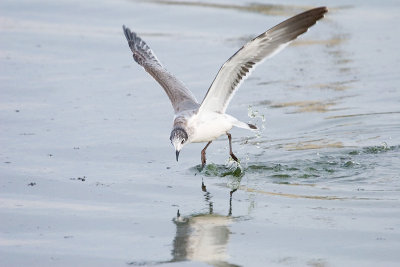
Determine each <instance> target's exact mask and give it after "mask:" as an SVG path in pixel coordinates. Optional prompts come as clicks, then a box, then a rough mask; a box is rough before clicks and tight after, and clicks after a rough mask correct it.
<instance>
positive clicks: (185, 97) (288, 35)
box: [123, 7, 327, 166]
mask: <svg viewBox="0 0 400 267" xmlns="http://www.w3.org/2000/svg"><path fill="white" fill-rule="evenodd" d="M326 12H327V9H326V7H319V8H314V9H311V10H308V11H306V12H303V13H301V14H299V15H296V16H294V17H292V18H290V19H288V20H285V21H284V22H282V23H280V24H278V25H276V26H275V27H273V28H271V29H269V30H268V31H266V32H264V33H262V34H260V35H259V36H258V37H256V38H254V39H253V40H251V41H250V42H248V43H247V44H246V45H244V46H243V47H242V48H241V49H239V50H238V51H237V52H236V53H235V54H234V55H233V56H232V57H231V58H229V59H228V61H226V62H225V63H224V64H223V65H222V67H221V69H220V70H219V72H218V74H217V76H216V77H215V79H214V81H213V83H212V84H211V86H210V88H209V89H208V91H207V94H206V96H205V97H204V99H203V101H202V102H201V103H199V102H197V100H196V98H195V97H194V95H193V94H192V92H191V91H190V90H189V89H187V88H186V86H185V85H184V84H183V83H182V82H181V81H179V80H178V79H177V78H176V77H175V76H174V75H172V74H171V73H169V72H168V71H167V70H166V69H165V68H164V67H163V66H162V65H161V63H160V62H159V61H158V59H157V58H156V56H155V55H154V53H153V52H152V51H151V49H150V47H149V46H148V45H147V44H146V43H145V42H144V41H143V40H142V39H141V38H140V37H139V36H137V35H136V33H134V32H131V31H130V29H129V28H126V27H125V26H123V29H124V33H125V37H126V39H127V40H128V44H129V47H130V48H131V50H132V52H133V58H134V60H135V61H136V62H137V63H138V64H139V65H141V66H142V67H143V68H144V69H145V70H146V71H147V72H148V73H149V74H150V75H151V76H153V78H154V79H156V80H157V82H158V83H159V84H160V85H161V86H162V87H163V88H164V90H165V92H166V93H167V95H168V97H169V99H170V100H171V103H172V106H173V108H174V111H175V117H174V124H173V128H172V131H171V136H170V140H171V143H172V145H173V146H174V148H175V151H176V160H178V157H179V152H180V151H181V149H182V147H183V146H184V145H186V144H189V143H199V142H207V145H206V146H205V147H204V149H203V150H202V151H201V162H202V165H203V166H204V165H205V163H206V149H207V147H208V146H209V145H210V144H211V142H212V141H213V140H215V139H217V138H218V137H220V136H221V135H223V134H226V135H227V136H228V140H229V153H230V155H231V157H232V158H233V159H234V160H235V161H238V159H237V158H236V156H235V155H234V154H233V152H232V143H231V135H230V133H229V132H228V131H230V130H231V129H232V127H233V126H236V127H239V128H244V129H249V130H251V129H257V128H256V126H254V125H252V124H248V123H244V122H241V121H239V120H238V119H236V118H234V117H232V116H230V115H228V114H225V111H226V108H227V107H228V105H229V102H230V101H231V99H232V97H233V95H234V93H235V92H236V91H237V89H238V88H239V86H240V84H241V82H242V81H243V80H244V79H245V78H246V77H247V76H249V74H250V72H251V70H252V69H253V68H254V67H255V65H257V64H258V63H260V62H262V61H263V60H265V59H267V58H270V57H272V56H273V55H275V54H276V53H278V52H279V51H281V50H282V49H283V48H285V47H286V46H287V45H288V44H289V43H290V42H291V41H293V40H294V39H296V38H297V37H298V36H299V35H301V34H303V33H305V32H306V31H307V30H308V28H310V27H311V26H313V25H314V24H315V23H316V22H317V21H318V20H319V19H321V18H323V16H324V14H325V13H326Z"/></svg>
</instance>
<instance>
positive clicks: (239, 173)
mask: <svg viewBox="0 0 400 267" xmlns="http://www.w3.org/2000/svg"><path fill="white" fill-rule="evenodd" d="M195 168H196V169H197V171H198V172H200V173H201V174H204V175H205V176H208V177H213V176H214V177H226V176H232V177H236V178H242V177H243V176H244V174H245V172H244V170H242V168H241V167H240V165H238V164H234V165H233V166H226V165H219V164H213V163H211V164H207V165H206V166H204V168H202V166H201V165H198V166H196V167H195Z"/></svg>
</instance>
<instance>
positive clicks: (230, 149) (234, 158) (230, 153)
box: [226, 132, 239, 163]
mask: <svg viewBox="0 0 400 267" xmlns="http://www.w3.org/2000/svg"><path fill="white" fill-rule="evenodd" d="M226 135H227V136H228V140H229V155H231V157H232V159H233V160H234V161H236V162H237V163H239V160H238V158H237V157H236V156H235V154H233V152H232V136H231V134H230V133H228V132H227V133H226Z"/></svg>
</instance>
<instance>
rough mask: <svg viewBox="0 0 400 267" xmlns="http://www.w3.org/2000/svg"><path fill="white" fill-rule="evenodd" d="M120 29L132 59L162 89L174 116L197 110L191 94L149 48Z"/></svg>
mask: <svg viewBox="0 0 400 267" xmlns="http://www.w3.org/2000/svg"><path fill="white" fill-rule="evenodd" d="M122 28H123V30H124V34H125V37H126V40H127V41H128V44H129V47H130V48H131V50H132V53H133V59H134V60H135V61H136V62H137V63H138V64H139V65H140V66H142V67H143V68H144V69H145V70H146V71H147V72H148V73H149V74H150V75H151V76H153V78H154V79H155V80H156V81H157V82H158V83H159V84H160V85H161V86H162V88H164V91H165V92H166V93H167V95H168V97H169V100H171V103H172V106H173V108H174V111H175V114H176V113H179V112H181V111H183V110H186V109H196V108H198V107H199V104H198V102H197V100H196V98H195V97H194V95H193V94H192V92H190V91H189V89H187V88H186V86H185V85H184V84H183V83H182V82H181V81H180V80H178V79H177V78H176V77H175V76H174V75H172V74H171V73H169V72H168V71H167V70H166V69H165V68H164V67H163V66H162V65H161V63H160V61H158V59H157V57H156V56H155V55H154V53H153V51H152V50H151V49H150V47H149V46H148V45H147V44H146V43H145V42H144V41H143V40H142V39H141V38H140V37H139V36H137V34H136V33H135V32H132V31H131V30H130V29H129V28H127V27H125V25H124V26H122Z"/></svg>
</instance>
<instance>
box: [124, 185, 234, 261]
mask: <svg viewBox="0 0 400 267" xmlns="http://www.w3.org/2000/svg"><path fill="white" fill-rule="evenodd" d="M201 190H202V191H203V193H204V194H203V195H204V200H205V205H206V207H207V212H203V213H195V214H191V215H189V216H182V215H181V213H180V211H179V210H178V212H177V215H176V217H175V218H173V220H172V221H173V223H174V224H175V226H176V234H175V238H174V240H173V242H172V244H173V249H172V251H171V255H172V259H171V260H168V261H160V262H148V261H144V262H140V261H134V262H130V263H128V265H133V266H148V265H159V264H165V263H173V262H184V261H197V262H204V263H206V264H209V265H211V266H220V267H234V266H239V265H235V264H231V263H229V262H228V258H229V255H228V252H227V250H228V243H229V238H230V234H231V231H230V229H229V226H230V225H231V224H232V222H233V220H234V218H233V217H232V194H233V193H234V192H235V191H236V189H234V190H232V191H230V192H229V210H228V211H227V214H226V215H225V214H217V213H214V203H213V201H212V198H213V196H212V194H211V193H210V192H209V191H208V190H207V187H206V185H205V184H204V182H202V185H201Z"/></svg>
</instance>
